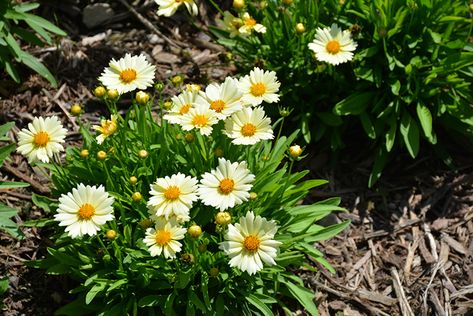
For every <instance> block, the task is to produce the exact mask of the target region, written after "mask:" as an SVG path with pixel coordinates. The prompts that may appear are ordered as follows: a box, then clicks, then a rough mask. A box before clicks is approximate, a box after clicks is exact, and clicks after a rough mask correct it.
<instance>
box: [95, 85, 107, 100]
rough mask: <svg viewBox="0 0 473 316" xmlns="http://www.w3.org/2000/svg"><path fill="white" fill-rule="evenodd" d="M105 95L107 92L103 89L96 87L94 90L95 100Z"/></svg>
mask: <svg viewBox="0 0 473 316" xmlns="http://www.w3.org/2000/svg"><path fill="white" fill-rule="evenodd" d="M105 93H107V90H105V88H104V87H102V86H98V87H96V88H95V89H94V95H95V96H96V97H97V98H102V97H103V96H104V95H105Z"/></svg>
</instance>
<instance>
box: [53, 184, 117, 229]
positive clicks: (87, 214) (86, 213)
mask: <svg viewBox="0 0 473 316" xmlns="http://www.w3.org/2000/svg"><path fill="white" fill-rule="evenodd" d="M113 201H114V198H113V197H112V196H110V195H109V194H108V193H107V192H105V189H104V187H103V186H99V187H96V186H92V187H91V186H89V185H87V186H85V185H84V184H82V183H81V184H79V185H78V186H77V188H74V189H72V192H69V193H67V195H66V194H63V195H61V197H60V198H59V208H58V209H57V214H55V215H54V219H55V220H56V221H59V226H66V232H67V233H68V234H69V236H71V237H72V238H76V237H81V236H83V235H86V234H87V235H90V236H93V235H96V234H97V231H99V230H100V225H103V224H105V223H106V222H108V221H110V220H112V219H114V216H113V207H112V204H113Z"/></svg>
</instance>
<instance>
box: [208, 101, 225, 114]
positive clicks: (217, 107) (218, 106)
mask: <svg viewBox="0 0 473 316" xmlns="http://www.w3.org/2000/svg"><path fill="white" fill-rule="evenodd" d="M210 108H211V109H212V110H214V111H215V112H218V113H220V112H222V110H223V109H224V108H225V102H223V101H222V100H215V101H212V103H210Z"/></svg>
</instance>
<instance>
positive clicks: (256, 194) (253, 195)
mask: <svg viewBox="0 0 473 316" xmlns="http://www.w3.org/2000/svg"><path fill="white" fill-rule="evenodd" d="M257 198H258V193H256V192H250V200H256V199H257Z"/></svg>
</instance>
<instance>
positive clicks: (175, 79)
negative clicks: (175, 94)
mask: <svg viewBox="0 0 473 316" xmlns="http://www.w3.org/2000/svg"><path fill="white" fill-rule="evenodd" d="M171 82H172V84H173V85H174V86H176V87H179V86H180V85H181V84H182V83H183V82H184V78H182V76H179V75H176V76H174V77H172V78H171Z"/></svg>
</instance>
